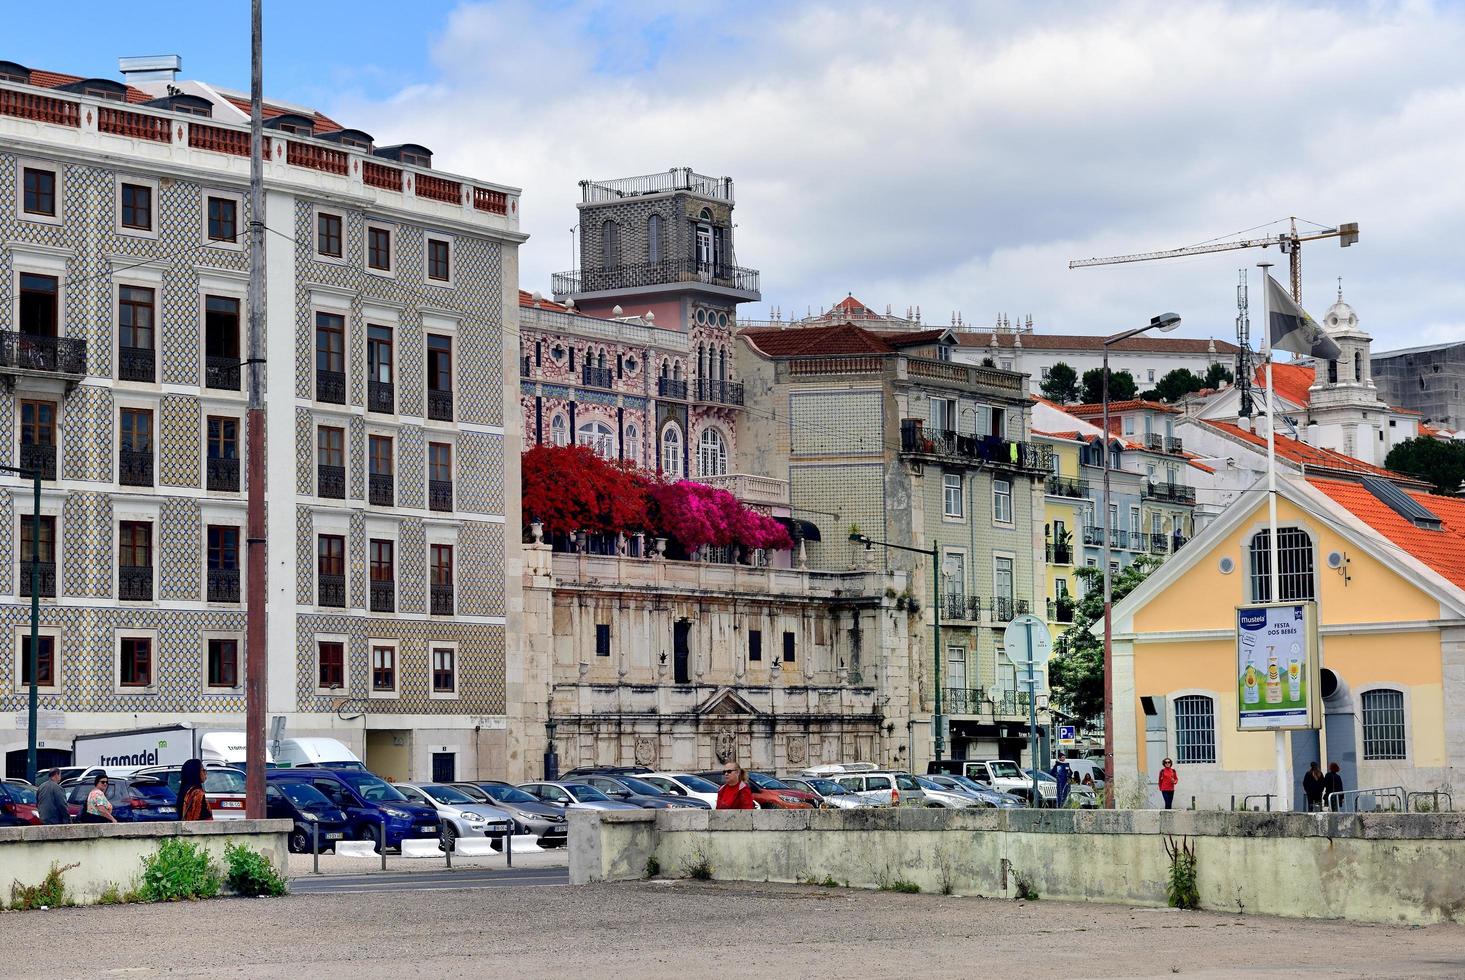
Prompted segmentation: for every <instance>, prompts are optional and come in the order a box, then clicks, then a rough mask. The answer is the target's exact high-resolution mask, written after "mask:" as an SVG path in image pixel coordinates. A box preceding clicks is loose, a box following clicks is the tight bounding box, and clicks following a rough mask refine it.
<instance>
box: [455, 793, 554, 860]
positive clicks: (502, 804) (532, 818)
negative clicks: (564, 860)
mask: <svg viewBox="0 0 1465 980" xmlns="http://www.w3.org/2000/svg"><path fill="white" fill-rule="evenodd" d="M453 788H454V789H460V790H462V791H463V792H464V793H466V794H468V795H469V796H471V797H472V798H473V799H474V801H476V802H478V803H488V804H490V805H492V806H496V807H498V808H499V809H501V810H507V811H508V812H509V815H510V816H511V817H513V818H514V823H515V824H516V825H517V829H516V832H517V833H521V834H533V835H534V836H536V837H538V838H539V840H538V844H539V846H540V847H564V846H565V841H566V840H568V836H567V834H566V828H567V827H568V826H569V823H568V821H567V820H566V819H565V811H564V808H563V807H557V806H553V805H551V804H549V803H545V802H543V801H542V800H537V799H535V798H534V797H532V796H530V795H529V794H528V793H526V792H524V791H523V790H522V789H516V788H514V787H513V786H512V785H510V784H509V783H500V782H495V781H492V780H488V781H484V782H478V783H454V784H453Z"/></svg>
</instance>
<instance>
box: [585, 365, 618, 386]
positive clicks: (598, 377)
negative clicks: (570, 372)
mask: <svg viewBox="0 0 1465 980" xmlns="http://www.w3.org/2000/svg"><path fill="white" fill-rule="evenodd" d="M581 379H582V380H583V381H584V383H585V387H587V388H610V387H612V386H614V384H615V372H614V371H612V370H611V369H610V368H602V367H591V366H590V365H588V364H587V365H585V367H584V368H583V369H582V373H581Z"/></svg>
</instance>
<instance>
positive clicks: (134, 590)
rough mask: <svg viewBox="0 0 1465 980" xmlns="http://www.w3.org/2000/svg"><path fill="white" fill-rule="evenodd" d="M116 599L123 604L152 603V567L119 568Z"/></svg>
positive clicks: (127, 566)
mask: <svg viewBox="0 0 1465 980" xmlns="http://www.w3.org/2000/svg"><path fill="white" fill-rule="evenodd" d="M117 598H118V599H121V600H123V601H124V602H152V601H153V569H152V566H150V565H121V566H119V567H118V569H117Z"/></svg>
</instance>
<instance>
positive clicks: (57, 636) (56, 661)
mask: <svg viewBox="0 0 1465 980" xmlns="http://www.w3.org/2000/svg"><path fill="white" fill-rule="evenodd" d="M43 516H44V515H43ZM57 524H58V530H59V524H60V522H59V521H58V522H57ZM58 550H59V549H58ZM19 552H20V540H19V539H18V538H17V539H16V553H17V554H18V553H19ZM57 585H58V586H59V585H60V583H59V582H58V583H57ZM57 591H58V592H59V591H60V590H59V589H58V590H57ZM30 635H31V627H30V623H21V624H18V625H16V626H15V628H14V636H15V642H14V643H12V644H11V651H12V653H13V654H14V656H13V660H12V663H13V665H14V668H15V669H14V670H13V671H12V672H11V674H10V676H11V677H12V678H13V679H14V681H15V683H14V684H12V685H11V686H12V687H13V688H14V691H15V693H16V694H25V693H26V692H28V691H29V690H30V685H29V684H25V683H22V682H21V676H22V673H21V672H22V669H23V668H22V666H21V664H22V661H23V660H24V657H25V641H26V640H28V639H30ZM36 635H37V636H49V637H50V638H51V683H50V684H38V685H36V693H37V694H39V695H41V696H43V697H44V696H45V695H48V694H60V693H61V689H62V684H61V665H62V658H61V631H60V629H58V628H57V627H55V626H42V627H41V628H40V629H39V630H37V632H36Z"/></svg>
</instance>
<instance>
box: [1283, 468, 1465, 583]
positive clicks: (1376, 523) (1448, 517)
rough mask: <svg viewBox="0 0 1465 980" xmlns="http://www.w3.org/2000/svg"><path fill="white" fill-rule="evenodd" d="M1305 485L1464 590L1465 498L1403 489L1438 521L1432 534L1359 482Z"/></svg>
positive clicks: (1314, 482) (1311, 480)
mask: <svg viewBox="0 0 1465 980" xmlns="http://www.w3.org/2000/svg"><path fill="white" fill-rule="evenodd" d="M1307 482H1308V483H1310V484H1311V485H1312V486H1313V487H1314V488H1316V489H1318V490H1320V491H1322V492H1323V493H1325V494H1327V495H1328V497H1329V498H1331V499H1332V500H1333V501H1334V502H1335V503H1337V504H1339V505H1340V506H1342V507H1343V508H1344V509H1345V510H1347V511H1348V512H1349V513H1351V514H1352V515H1354V516H1355V517H1357V518H1358V519H1359V520H1361V521H1363V523H1365V524H1367V525H1368V526H1369V527H1371V528H1373V529H1374V530H1375V531H1377V532H1378V533H1380V534H1382V535H1383V536H1384V537H1386V538H1388V539H1389V540H1390V541H1392V542H1393V543H1394V544H1396V545H1398V546H1399V547H1400V548H1402V549H1403V550H1404V551H1407V552H1408V553H1409V554H1411V555H1413V556H1414V557H1415V558H1417V559H1419V560H1420V561H1421V562H1423V563H1424V564H1426V565H1428V566H1429V567H1430V568H1432V569H1434V570H1435V571H1436V572H1438V573H1439V574H1440V575H1442V576H1444V577H1445V578H1447V579H1449V580H1450V581H1451V582H1453V583H1454V584H1455V585H1457V586H1459V587H1461V588H1465V499H1461V498H1459V497H1440V496H1436V495H1435V494H1432V493H1422V492H1419V491H1414V490H1407V489H1406V490H1404V492H1405V493H1407V494H1408V495H1409V496H1410V497H1411V498H1413V500H1414V502H1415V503H1417V504H1419V505H1420V506H1421V507H1423V508H1425V509H1426V510H1428V511H1430V512H1431V513H1433V514H1434V515H1435V516H1436V517H1438V518H1439V519H1440V521H1441V527H1440V529H1439V530H1438V531H1431V530H1427V529H1425V528H1422V527H1416V526H1415V525H1414V522H1412V521H1409V520H1406V519H1405V518H1404V517H1403V516H1402V515H1400V514H1399V513H1398V512H1397V511H1395V510H1394V509H1393V508H1392V507H1390V506H1389V505H1388V504H1385V503H1384V502H1383V501H1382V500H1379V499H1378V498H1377V497H1375V496H1374V495H1373V494H1372V493H1370V492H1369V491H1368V489H1367V488H1366V487H1364V485H1363V484H1361V483H1354V482H1351V481H1347V480H1322V479H1317V478H1309V479H1308V481H1307ZM1401 489H1402V488H1401Z"/></svg>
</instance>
